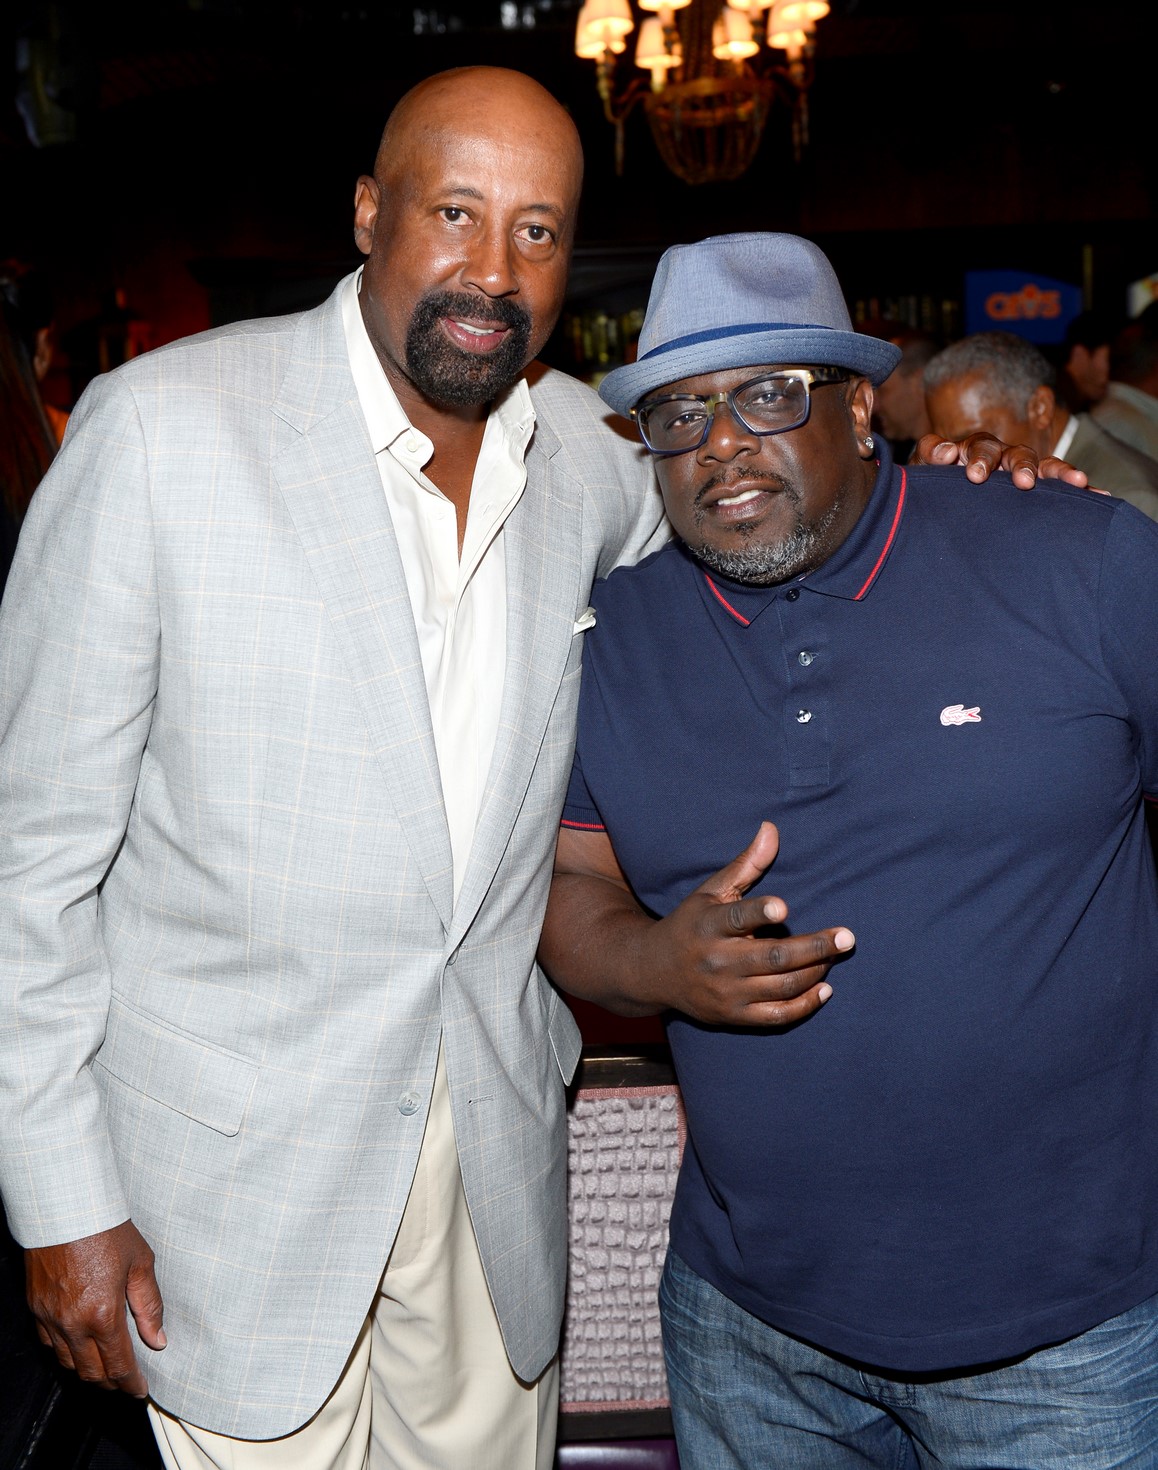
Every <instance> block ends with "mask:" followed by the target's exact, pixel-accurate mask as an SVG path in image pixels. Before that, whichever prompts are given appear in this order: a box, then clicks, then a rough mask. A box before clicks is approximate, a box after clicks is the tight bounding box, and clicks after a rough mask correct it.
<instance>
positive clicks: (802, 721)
mask: <svg viewBox="0 0 1158 1470" xmlns="http://www.w3.org/2000/svg"><path fill="white" fill-rule="evenodd" d="M811 718H812V711H811V710H810V709H798V710H797V711H796V723H797V724H798V725H807V724H808V722H809V720H810V719H811Z"/></svg>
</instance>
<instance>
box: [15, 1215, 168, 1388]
mask: <svg viewBox="0 0 1158 1470" xmlns="http://www.w3.org/2000/svg"><path fill="white" fill-rule="evenodd" d="M24 1264H25V1275H26V1279H27V1288H28V1305H29V1306H30V1307H31V1308H32V1315H33V1316H34V1317H35V1318H36V1330H37V1333H38V1335H39V1337H40V1340H41V1342H42V1343H44V1345H45V1346H46V1347H51V1348H52V1349H53V1351H54V1352H55V1353H56V1356H57V1357H58V1358H59V1359H60V1361H61V1362H62V1363H63V1364H64V1366H65V1367H66V1368H75V1369H76V1372H77V1374H78V1375H79V1376H80V1377H81V1378H83V1379H84V1380H85V1381H86V1382H88V1383H97V1384H99V1385H100V1386H101V1387H102V1388H110V1389H119V1390H120V1391H121V1392H122V1393H130V1394H132V1395H133V1396H134V1397H135V1398H147V1397H148V1392H149V1390H148V1385H147V1384H146V1382H145V1375H144V1374H143V1373H142V1372H141V1369H140V1367H139V1365H138V1363H137V1360H136V1356H135V1354H134V1352H133V1342H132V1338H131V1337H130V1335H129V1327H128V1320H127V1318H126V1315H125V1307H126V1303H127V1305H128V1310H129V1311H130V1312H132V1314H133V1320H134V1321H135V1322H136V1324H137V1331H138V1332H139V1333H140V1335H141V1341H142V1342H144V1343H145V1344H146V1345H147V1346H149V1347H151V1348H154V1349H156V1350H157V1351H160V1349H161V1348H163V1347H164V1346H165V1331H164V1328H163V1327H162V1326H161V1318H162V1313H163V1305H162V1302H161V1292H160V1289H159V1288H158V1286H157V1278H156V1276H155V1275H154V1273H153V1252H152V1250H151V1249H150V1247H149V1244H148V1242H147V1241H146V1240H145V1238H144V1237H143V1236H142V1235H141V1233H140V1231H139V1230H138V1229H137V1227H136V1226H135V1225H134V1224H133V1222H132V1221H131V1220H126V1221H125V1222H124V1224H123V1225H117V1226H114V1227H113V1229H111V1230H102V1231H100V1232H99V1233H98V1234H96V1235H86V1236H83V1237H82V1238H81V1239H80V1240H71V1241H67V1242H65V1243H64V1244H63V1245H45V1246H35V1247H30V1248H29V1249H27V1250H26V1251H25V1253H24Z"/></svg>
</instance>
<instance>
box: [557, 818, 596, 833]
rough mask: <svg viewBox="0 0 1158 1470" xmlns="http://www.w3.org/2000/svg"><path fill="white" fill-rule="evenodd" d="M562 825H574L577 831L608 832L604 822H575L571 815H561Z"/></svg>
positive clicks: (560, 821) (560, 823)
mask: <svg viewBox="0 0 1158 1470" xmlns="http://www.w3.org/2000/svg"><path fill="white" fill-rule="evenodd" d="M559 825H560V827H574V828H575V830H576V831H577V832H606V831H607V828H606V827H605V826H604V825H603V823H602V822H573V821H572V820H571V818H570V817H561V818H560V820H559Z"/></svg>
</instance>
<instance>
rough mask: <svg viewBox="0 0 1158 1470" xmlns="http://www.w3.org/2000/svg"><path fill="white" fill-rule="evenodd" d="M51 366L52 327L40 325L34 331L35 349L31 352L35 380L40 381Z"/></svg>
mask: <svg viewBox="0 0 1158 1470" xmlns="http://www.w3.org/2000/svg"><path fill="white" fill-rule="evenodd" d="M51 366H52V328H51V327H41V328H40V330H39V331H38V332H37V333H36V351H35V352H34V353H33V354H32V371H33V372H34V373H35V375H36V381H37V382H38V383H42V382H43V381H44V376H45V374H46V373H47V372H48V369H49V368H50V367H51Z"/></svg>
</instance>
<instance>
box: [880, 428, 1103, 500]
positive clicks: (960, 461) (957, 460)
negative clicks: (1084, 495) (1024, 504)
mask: <svg viewBox="0 0 1158 1470" xmlns="http://www.w3.org/2000/svg"><path fill="white" fill-rule="evenodd" d="M909 463H910V464H913V465H923V464H941V465H944V464H956V465H963V466H964V467H965V473H966V474H967V475H968V476H969V478H970V479H971V480H972V481H973V483H974V484H975V485H980V484H981V482H982V481H983V480H988V478H989V476H990V475H991V474H992V473H993V472H994V470H1005V471H1007V472H1008V473H1009V474H1010V475H1012V477H1013V483H1014V484H1015V485H1017V486H1019V487H1020V488H1021V489H1022V490H1032V489H1033V487H1034V485H1035V484H1036V483H1037V481H1038V480H1064V481H1066V483H1067V484H1069V485H1077V486H1078V487H1079V489H1085V488H1086V487H1087V485H1088V481H1087V479H1086V476H1085V474H1084V473H1083V471H1081V470H1079V469H1075V468H1074V466H1073V465H1072V464H1069V463H1068V462H1067V461H1066V460H1064V459H1054V458H1052V457H1051V458H1049V459H1043V460H1041V461H1040V462H1039V460H1038V457H1037V455H1036V454H1035V453H1034V451H1033V450H1032V449H1029V448H1028V447H1027V446H1026V445H1024V444H1003V443H1002V441H1001V440H1000V439H997V438H995V437H994V436H993V435H992V434H970V435H969V437H968V439H962V440H961V441H960V442H959V443H957V442H954V441H953V440H952V439H940V438H938V436H937V435H936V434H922V436H921V437H920V439H918V440H917V443H916V446H915V447H914V449H913V452H912V454H911V455H910V456H909Z"/></svg>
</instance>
